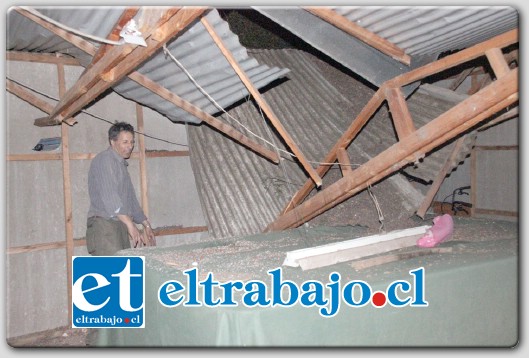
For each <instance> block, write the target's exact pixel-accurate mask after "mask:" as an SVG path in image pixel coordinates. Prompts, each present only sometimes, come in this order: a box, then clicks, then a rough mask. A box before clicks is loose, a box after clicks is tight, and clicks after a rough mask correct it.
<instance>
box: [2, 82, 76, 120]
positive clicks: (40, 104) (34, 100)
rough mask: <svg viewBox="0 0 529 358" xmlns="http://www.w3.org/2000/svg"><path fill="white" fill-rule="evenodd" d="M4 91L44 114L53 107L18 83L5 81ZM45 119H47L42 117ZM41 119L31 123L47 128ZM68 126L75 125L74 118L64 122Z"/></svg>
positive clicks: (49, 111)
mask: <svg viewBox="0 0 529 358" xmlns="http://www.w3.org/2000/svg"><path fill="white" fill-rule="evenodd" d="M6 90H7V91H8V92H10V93H12V94H14V95H15V96H17V97H19V98H20V99H21V100H23V101H25V102H27V103H29V104H31V105H32V106H33V107H36V108H38V109H40V110H41V111H43V112H44V113H51V111H53V105H51V104H49V103H48V102H46V101H45V100H43V99H41V98H39V97H37V96H36V95H34V94H33V93H31V92H30V91H28V90H27V89H25V88H24V87H22V86H21V85H19V84H18V83H16V82H14V81H11V80H10V79H6ZM43 118H44V119H46V118H47V117H43ZM43 118H38V119H36V120H35V122H34V123H33V124H34V125H36V126H39V127H40V126H47V125H48V124H47V121H45V120H44V119H43ZM65 122H66V123H67V124H68V125H73V124H74V123H76V122H77V121H76V119H75V118H69V119H68V120H67V121H65Z"/></svg>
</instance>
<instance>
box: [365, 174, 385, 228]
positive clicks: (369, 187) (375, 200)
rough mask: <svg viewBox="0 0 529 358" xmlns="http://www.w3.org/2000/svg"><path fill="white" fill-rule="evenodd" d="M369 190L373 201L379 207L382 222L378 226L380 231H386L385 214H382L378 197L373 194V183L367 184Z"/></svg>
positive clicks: (379, 216) (379, 218) (378, 212)
mask: <svg viewBox="0 0 529 358" xmlns="http://www.w3.org/2000/svg"><path fill="white" fill-rule="evenodd" d="M367 192H368V193H369V196H370V197H371V199H372V200H373V203H375V208H376V209H377V214H378V221H379V222H380V227H379V228H378V230H379V231H380V232H385V231H386V230H385V227H384V214H382V209H381V208H380V205H379V203H378V200H377V197H376V196H375V194H373V192H372V190H371V184H368V185H367Z"/></svg>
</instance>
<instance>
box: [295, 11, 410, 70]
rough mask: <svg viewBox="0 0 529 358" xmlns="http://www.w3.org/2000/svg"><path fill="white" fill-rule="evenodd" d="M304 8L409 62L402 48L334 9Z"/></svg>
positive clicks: (400, 60)
mask: <svg viewBox="0 0 529 358" xmlns="http://www.w3.org/2000/svg"><path fill="white" fill-rule="evenodd" d="M305 10H307V11H308V12H310V13H311V14H313V15H316V16H318V17H319V18H321V19H323V20H325V21H327V22H328V23H330V24H331V25H333V26H335V27H337V28H339V29H340V30H342V31H344V32H346V33H348V34H349V35H351V36H354V37H356V38H357V39H359V40H360V41H362V42H364V43H365V44H367V45H369V46H371V47H373V48H375V49H377V50H379V51H380V52H382V53H383V54H385V55H388V56H389V57H391V58H393V59H394V60H397V61H399V62H401V63H403V64H405V65H407V66H409V65H410V64H411V58H410V56H409V55H406V53H405V52H404V50H403V49H401V48H400V47H398V46H397V45H395V44H393V43H391V42H389V41H388V40H386V39H385V38H383V37H380V36H379V35H377V34H375V33H374V32H371V31H369V30H367V29H365V28H363V27H362V26H359V25H357V24H356V23H354V22H352V21H349V19H347V18H346V17H344V16H342V15H340V14H338V13H337V12H336V11H334V10H332V9H329V8H324V7H305Z"/></svg>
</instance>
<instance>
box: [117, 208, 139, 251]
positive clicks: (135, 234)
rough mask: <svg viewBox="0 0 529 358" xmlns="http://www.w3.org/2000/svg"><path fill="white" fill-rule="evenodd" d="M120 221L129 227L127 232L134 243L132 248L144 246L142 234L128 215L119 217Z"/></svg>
mask: <svg viewBox="0 0 529 358" xmlns="http://www.w3.org/2000/svg"><path fill="white" fill-rule="evenodd" d="M118 219H119V220H121V221H122V222H123V223H124V224H125V225H126V226H127V231H128V232H129V237H130V240H131V243H132V245H131V246H132V247H134V248H136V247H141V246H143V245H142V243H143V239H142V234H141V232H140V230H138V228H137V227H136V224H134V222H133V221H132V219H131V218H130V217H129V216H127V215H118Z"/></svg>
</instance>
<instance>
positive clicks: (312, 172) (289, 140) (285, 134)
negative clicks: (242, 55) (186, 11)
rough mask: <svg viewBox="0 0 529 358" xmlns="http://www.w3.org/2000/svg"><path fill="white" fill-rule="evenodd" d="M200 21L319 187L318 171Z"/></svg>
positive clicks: (206, 23) (209, 29)
mask: <svg viewBox="0 0 529 358" xmlns="http://www.w3.org/2000/svg"><path fill="white" fill-rule="evenodd" d="M200 21H201V22H202V25H204V27H205V28H206V30H207V31H208V32H209V34H210V35H211V37H212V38H213V41H215V43H216V44H217V46H218V47H219V49H220V51H221V52H222V54H223V55H224V57H226V59H227V60H228V62H229V63H230V65H231V66H232V68H233V69H234V70H235V72H236V73H237V75H238V76H239V78H240V79H241V81H242V82H243V83H244V85H245V86H246V88H247V89H248V92H249V93H250V94H251V95H252V96H253V98H254V99H255V101H256V102H257V103H258V104H259V106H260V107H261V109H262V110H263V112H264V113H265V114H266V115H267V117H268V119H269V120H270V122H271V123H272V125H273V126H274V128H275V129H276V130H277V132H278V133H279V135H280V136H281V138H283V140H284V141H285V143H286V144H287V146H288V147H289V148H290V149H291V150H292V152H294V155H295V156H296V157H297V159H298V160H299V162H300V163H301V165H302V166H303V168H304V169H305V170H306V171H307V173H308V174H309V176H310V178H311V179H312V180H313V182H314V183H315V184H316V186H317V187H320V186H321V182H322V181H321V178H320V176H319V175H318V173H316V171H315V170H314V168H313V167H312V165H311V164H310V163H309V162H308V160H307V159H306V158H305V155H304V154H303V152H301V150H300V149H299V147H298V146H297V144H296V143H295V142H294V140H293V139H292V137H291V136H290V134H288V132H287V131H286V129H285V128H284V127H283V125H282V124H281V121H279V118H277V116H276V115H275V113H274V111H273V110H272V108H271V107H270V106H269V105H268V103H267V102H266V101H265V99H264V98H263V97H262V96H261V93H259V91H258V90H257V88H256V87H255V86H254V85H253V83H252V81H251V80H250V78H249V77H248V75H247V74H246V73H245V72H244V70H243V69H242V68H241V66H240V65H239V63H238V62H237V60H236V59H235V57H234V56H233V54H232V53H231V51H230V50H229V49H228V48H227V47H226V45H225V44H224V42H223V41H222V39H221V38H220V36H219V35H218V34H217V33H216V31H215V29H214V28H213V26H211V24H210V23H209V22H208V20H207V19H206V18H205V17H202V18H201V19H200Z"/></svg>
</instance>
